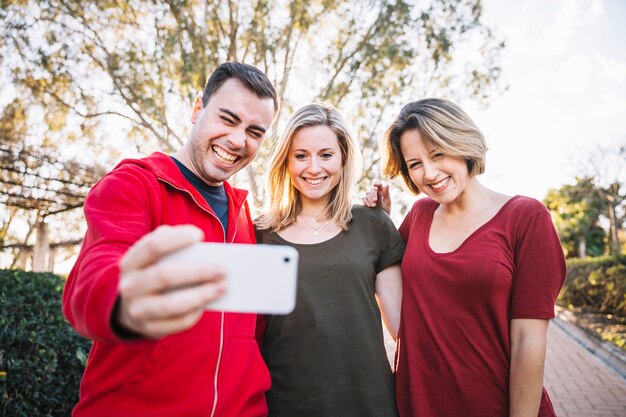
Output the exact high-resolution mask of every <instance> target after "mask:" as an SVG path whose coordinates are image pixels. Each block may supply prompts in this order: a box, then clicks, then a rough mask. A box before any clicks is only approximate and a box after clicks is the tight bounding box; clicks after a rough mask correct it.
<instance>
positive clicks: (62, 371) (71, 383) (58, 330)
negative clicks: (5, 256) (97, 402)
mask: <svg viewBox="0 0 626 417" xmlns="http://www.w3.org/2000/svg"><path fill="white" fill-rule="evenodd" d="M64 282H65V281H64V280H63V279H62V278H60V277H58V276H56V275H54V274H50V273H32V272H24V271H18V270H0V305H1V306H2V315H0V372H3V373H6V374H0V375H3V378H2V380H0V394H1V397H0V415H2V416H15V417H21V416H69V415H70V413H71V410H72V408H73V407H74V405H75V404H76V402H77V401H78V387H79V383H80V378H81V375H82V372H83V369H84V366H85V362H86V357H87V353H88V352H89V347H90V344H91V342H89V341H88V340H86V339H83V338H82V337H81V336H79V335H78V334H77V333H76V332H74V330H73V329H72V328H71V327H70V325H69V324H68V323H67V322H66V321H65V319H64V318H63V315H62V313H61V293H62V291H63V285H64Z"/></svg>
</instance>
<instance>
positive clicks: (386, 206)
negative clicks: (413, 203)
mask: <svg viewBox="0 0 626 417" xmlns="http://www.w3.org/2000/svg"><path fill="white" fill-rule="evenodd" d="M362 200H363V205H364V206H366V207H382V209H383V210H385V211H386V212H387V214H391V198H390V197H389V185H386V184H381V183H376V184H374V185H373V186H372V188H371V189H370V190H369V191H368V192H366V193H365V197H363V198H362Z"/></svg>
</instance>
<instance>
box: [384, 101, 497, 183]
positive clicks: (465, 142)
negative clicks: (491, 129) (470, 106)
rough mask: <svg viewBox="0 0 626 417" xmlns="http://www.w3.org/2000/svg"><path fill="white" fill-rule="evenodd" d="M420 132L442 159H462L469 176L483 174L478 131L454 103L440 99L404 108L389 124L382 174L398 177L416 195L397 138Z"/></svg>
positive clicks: (482, 146)
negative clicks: (440, 153) (439, 152)
mask: <svg viewBox="0 0 626 417" xmlns="http://www.w3.org/2000/svg"><path fill="white" fill-rule="evenodd" d="M414 129H415V130H417V131H419V132H420V135H421V136H422V138H423V140H425V141H428V142H430V143H431V144H432V145H433V146H434V147H435V148H437V149H440V150H441V151H442V152H443V153H444V154H445V155H449V156H457V157H461V158H464V159H465V163H466V164H467V171H468V173H469V175H470V176H475V175H479V174H482V173H483V172H485V154H486V152H487V144H486V143H485V138H484V136H483V134H482V133H481V131H480V129H478V127H477V126H476V124H475V123H474V122H473V121H472V119H471V118H470V117H469V116H468V115H467V113H465V112H464V111H463V109H461V107H459V106H458V105H456V104H455V103H453V102H451V101H449V100H445V99H441V98H427V99H424V100H418V101H414V102H412V103H409V104H407V105H406V106H404V107H403V108H402V110H400V114H399V115H398V117H396V119H395V120H394V121H393V122H392V123H391V126H389V129H387V132H386V133H385V136H384V144H385V145H384V153H385V155H384V169H383V174H384V175H386V176H388V177H390V178H395V177H397V176H398V174H400V175H401V176H402V179H403V180H404V183H405V184H406V186H407V187H408V188H409V190H411V191H412V192H413V193H415V194H419V192H420V190H419V189H418V188H417V187H416V186H415V184H414V183H413V181H411V176H410V175H409V170H408V168H407V166H406V162H405V161H404V156H403V155H402V148H401V147H400V138H401V137H402V134H403V133H404V132H406V131H408V130H414Z"/></svg>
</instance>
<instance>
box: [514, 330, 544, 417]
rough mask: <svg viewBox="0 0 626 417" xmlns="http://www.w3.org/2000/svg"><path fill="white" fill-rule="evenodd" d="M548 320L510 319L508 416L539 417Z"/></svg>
mask: <svg viewBox="0 0 626 417" xmlns="http://www.w3.org/2000/svg"><path fill="white" fill-rule="evenodd" d="M548 323H549V321H548V320H540V319H513V320H511V369H510V376H509V417H537V414H538V413H539V405H540V402H541V393H542V388H543V368H544V363H545V357H546V333H547V331H548Z"/></svg>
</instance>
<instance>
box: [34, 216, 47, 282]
mask: <svg viewBox="0 0 626 417" xmlns="http://www.w3.org/2000/svg"><path fill="white" fill-rule="evenodd" d="M49 252H50V241H49V240H48V224H47V223H45V222H43V221H42V222H40V223H39V224H38V225H37V241H36V242H35V249H34V250H33V271H34V272H44V271H45V270H46V260H47V258H48V254H49Z"/></svg>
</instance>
